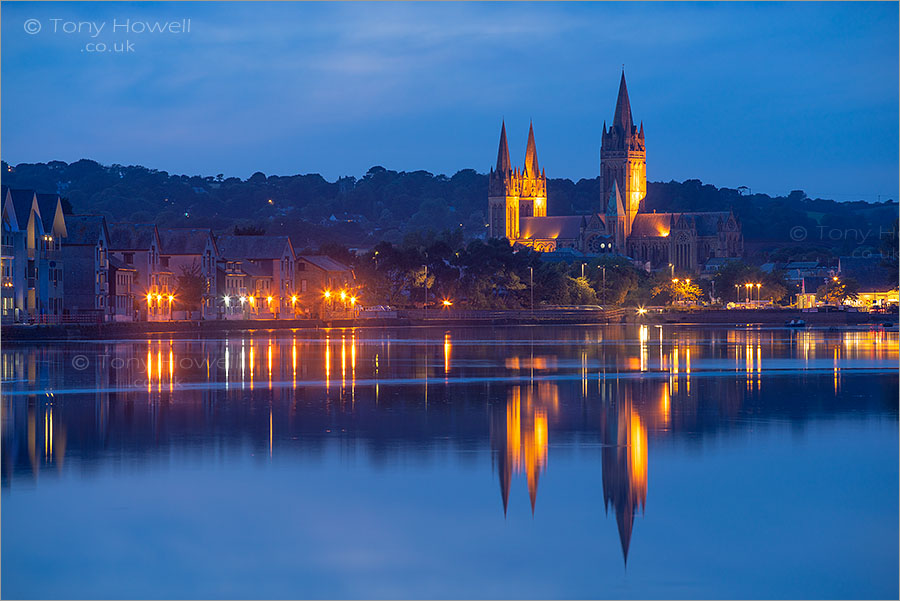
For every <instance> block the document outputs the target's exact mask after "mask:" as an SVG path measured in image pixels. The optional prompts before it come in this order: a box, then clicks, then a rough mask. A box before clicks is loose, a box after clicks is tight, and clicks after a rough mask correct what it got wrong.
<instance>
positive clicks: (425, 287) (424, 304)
mask: <svg viewBox="0 0 900 601" xmlns="http://www.w3.org/2000/svg"><path fill="white" fill-rule="evenodd" d="M422 268H423V269H424V270H425V278H424V279H423V280H422V293H423V294H422V311H427V310H428V265H422Z"/></svg>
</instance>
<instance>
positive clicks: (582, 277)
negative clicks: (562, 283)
mask: <svg viewBox="0 0 900 601" xmlns="http://www.w3.org/2000/svg"><path fill="white" fill-rule="evenodd" d="M581 279H582V280H583V279H584V263H582V264H581Z"/></svg>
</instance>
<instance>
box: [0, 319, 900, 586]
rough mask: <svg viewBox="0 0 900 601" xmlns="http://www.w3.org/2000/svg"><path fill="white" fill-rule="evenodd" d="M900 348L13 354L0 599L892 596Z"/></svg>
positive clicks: (671, 339)
mask: <svg viewBox="0 0 900 601" xmlns="http://www.w3.org/2000/svg"><path fill="white" fill-rule="evenodd" d="M897 365H898V338H897V333H896V332H894V333H885V332H882V331H877V330H872V331H843V332H826V331H802V332H801V331H790V330H787V329H780V328H779V329H746V330H744V329H729V330H724V329H713V328H707V329H688V328H677V327H673V326H667V327H664V328H657V327H653V326H651V327H649V328H646V327H643V328H642V327H638V326H627V327H626V326H621V327H620V326H606V327H556V326H554V327H519V328H498V329H493V330H492V329H489V328H488V329H476V328H452V329H450V330H443V329H390V330H355V331H354V330H330V331H322V332H297V333H291V332H278V333H265V332H259V333H256V334H254V335H245V336H235V337H230V338H228V339H222V340H177V339H176V340H169V339H153V340H149V341H147V340H144V341H122V342H100V343H95V342H90V343H89V342H68V343H62V342H60V343H42V344H36V345H28V346H15V345H13V344H5V345H4V346H3V348H2V378H3V389H2V469H3V471H2V485H3V491H2V591H0V592H2V596H3V597H4V598H11V597H39V598H43V597H74V598H79V597H81V598H84V597H88V598H103V597H250V598H267V597H268V598H271V597H277V598H281V597H288V598H289V597H339V598H352V597H516V598H535V597H662V598H665V597H675V598H685V597H687V598H695V597H762V598H766V597H826V598H827V597H887V598H890V597H895V598H896V597H897V595H898V435H897V434H898V411H897V397H898V375H897Z"/></svg>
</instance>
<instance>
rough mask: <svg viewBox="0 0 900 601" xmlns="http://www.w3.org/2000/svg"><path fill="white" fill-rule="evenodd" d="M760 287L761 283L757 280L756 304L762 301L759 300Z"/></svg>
mask: <svg viewBox="0 0 900 601" xmlns="http://www.w3.org/2000/svg"><path fill="white" fill-rule="evenodd" d="M760 288H762V284H761V283H759V282H757V283H756V304H757V305H760V304H762V301H761V300H760V298H759V289H760Z"/></svg>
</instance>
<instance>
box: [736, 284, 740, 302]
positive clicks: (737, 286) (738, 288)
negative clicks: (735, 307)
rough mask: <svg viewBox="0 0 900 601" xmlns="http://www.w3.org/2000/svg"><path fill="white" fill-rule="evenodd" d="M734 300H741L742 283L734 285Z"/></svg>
mask: <svg viewBox="0 0 900 601" xmlns="http://www.w3.org/2000/svg"><path fill="white" fill-rule="evenodd" d="M734 302H736V303H739V302H741V285H740V284H735V285H734Z"/></svg>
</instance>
